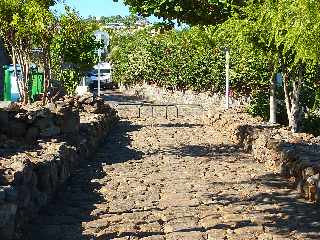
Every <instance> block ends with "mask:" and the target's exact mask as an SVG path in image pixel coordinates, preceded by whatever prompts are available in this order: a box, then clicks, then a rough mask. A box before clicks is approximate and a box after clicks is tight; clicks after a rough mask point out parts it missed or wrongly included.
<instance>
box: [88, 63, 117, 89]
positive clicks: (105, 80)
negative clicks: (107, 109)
mask: <svg viewBox="0 0 320 240" xmlns="http://www.w3.org/2000/svg"><path fill="white" fill-rule="evenodd" d="M99 67H100V84H101V89H107V88H110V87H111V85H113V84H112V69H111V64H110V63H108V62H103V63H99V64H98V65H95V66H94V67H93V69H92V70H91V71H90V72H89V73H88V75H87V76H88V78H89V84H88V85H89V87H90V89H95V88H98V69H99Z"/></svg>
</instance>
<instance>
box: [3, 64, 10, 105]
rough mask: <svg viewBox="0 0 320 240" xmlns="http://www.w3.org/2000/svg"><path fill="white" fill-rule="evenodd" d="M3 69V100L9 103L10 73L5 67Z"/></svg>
mask: <svg viewBox="0 0 320 240" xmlns="http://www.w3.org/2000/svg"><path fill="white" fill-rule="evenodd" d="M3 69H4V81H3V100H4V101H11V100H12V97H11V72H10V70H9V69H8V67H7V66H4V67H3Z"/></svg>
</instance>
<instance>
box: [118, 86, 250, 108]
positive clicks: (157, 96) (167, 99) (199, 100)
mask: <svg viewBox="0 0 320 240" xmlns="http://www.w3.org/2000/svg"><path fill="white" fill-rule="evenodd" d="M120 90H121V91H123V92H126V93H127V94H130V95H135V96H137V97H140V98H141V99H148V100H149V101H153V102H157V103H163V104H166V103H176V104H201V105H202V106H203V107H204V108H206V109H210V108H212V106H215V107H217V106H221V107H224V104H225V96H224V95H223V94H220V93H210V92H203V93H196V92H194V91H191V90H187V91H170V90H168V89H166V88H161V87H158V86H156V85H150V84H141V85H132V86H127V87H125V86H121V87H120ZM248 102H249V99H248V98H246V97H243V98H238V99H235V98H232V97H230V106H231V107H236V106H242V105H244V104H247V103H248Z"/></svg>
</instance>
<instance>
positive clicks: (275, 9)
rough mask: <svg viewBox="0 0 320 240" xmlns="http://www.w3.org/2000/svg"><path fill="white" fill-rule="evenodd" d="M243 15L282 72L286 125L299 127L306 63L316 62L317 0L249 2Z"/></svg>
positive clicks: (319, 37) (319, 5)
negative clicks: (300, 102) (248, 20)
mask: <svg viewBox="0 0 320 240" xmlns="http://www.w3.org/2000/svg"><path fill="white" fill-rule="evenodd" d="M252 2H253V3H252V4H251V5H249V7H248V8H247V9H246V15H247V16H246V17H247V19H250V20H251V21H252V22H253V23H254V24H255V32H254V34H255V37H256V42H257V43H258V44H257V46H261V47H263V48H265V47H268V48H269V49H270V51H271V52H272V53H273V59H274V60H273V65H274V66H276V65H278V63H280V67H281V71H282V74H283V89H284V93H285V102H286V110H287V115H288V119H289V126H290V127H291V129H292V131H293V132H296V131H298V130H299V121H300V120H301V116H302V114H301V106H299V100H300V93H301V87H302V84H303V82H304V77H305V68H306V65H307V64H317V63H319V57H320V55H319V54H320V52H319V49H320V43H319V40H320V24H319V23H320V15H319V14H318V11H319V9H320V2H319V1H308V0H302V1H301V0H276V1H275V0H260V1H252Z"/></svg>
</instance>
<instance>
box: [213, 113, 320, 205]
mask: <svg viewBox="0 0 320 240" xmlns="http://www.w3.org/2000/svg"><path fill="white" fill-rule="evenodd" d="M210 124H213V125H214V126H215V127H217V128H219V129H223V130H224V131H226V135H228V136H229V137H230V138H231V140H232V141H233V142H234V143H235V144H237V145H240V146H241V147H243V148H244V149H245V150H247V151H251V152H252V154H253V155H254V157H255V159H256V160H257V161H259V162H261V163H263V164H265V165H266V167H268V168H269V169H270V170H271V171H272V172H274V173H279V174H281V175H282V176H283V177H285V178H287V179H288V181H291V182H292V184H293V186H294V187H296V188H297V189H298V190H299V192H300V193H301V194H302V196H303V197H305V198H306V199H308V200H310V201H313V202H318V203H319V202H320V139H319V138H315V137H314V136H313V135H310V134H305V133H292V132H291V131H289V129H287V128H283V127H281V126H279V125H270V124H268V123H264V122H262V121H261V119H256V118H252V117H250V116H248V114H247V113H246V112H245V110H244V109H243V108H237V109H233V110H229V111H221V112H218V113H216V114H215V115H214V116H213V117H210Z"/></svg>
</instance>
